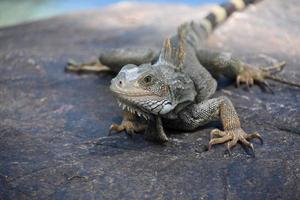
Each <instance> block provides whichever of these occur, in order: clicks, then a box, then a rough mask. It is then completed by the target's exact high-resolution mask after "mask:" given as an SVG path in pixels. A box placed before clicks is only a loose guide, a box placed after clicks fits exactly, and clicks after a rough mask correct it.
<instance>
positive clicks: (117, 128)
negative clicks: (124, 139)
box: [108, 121, 135, 136]
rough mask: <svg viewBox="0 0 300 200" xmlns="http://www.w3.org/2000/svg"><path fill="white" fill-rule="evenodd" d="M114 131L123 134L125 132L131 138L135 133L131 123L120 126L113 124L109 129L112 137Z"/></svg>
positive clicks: (123, 123)
mask: <svg viewBox="0 0 300 200" xmlns="http://www.w3.org/2000/svg"><path fill="white" fill-rule="evenodd" d="M113 131H114V132H116V133H121V132H123V131H125V132H126V133H127V134H128V135H129V136H132V135H133V134H134V132H135V131H134V126H133V123H132V122H130V121H126V122H122V123H121V124H120V125H118V124H112V125H111V126H110V128H109V133H108V135H111V134H112V132H113Z"/></svg>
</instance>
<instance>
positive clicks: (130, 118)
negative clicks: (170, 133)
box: [109, 111, 147, 136]
mask: <svg viewBox="0 0 300 200" xmlns="http://www.w3.org/2000/svg"><path fill="white" fill-rule="evenodd" d="M146 127H147V122H146V121H145V120H144V119H143V118H141V117H139V116H137V115H135V114H133V113H131V112H128V111H123V120H122V123H121V124H112V125H111V126H110V128H109V135H111V133H112V132H113V131H115V132H117V133H121V132H123V131H125V132H126V133H127V134H128V135H130V136H131V135H133V134H134V133H138V132H142V131H144V130H145V129H146Z"/></svg>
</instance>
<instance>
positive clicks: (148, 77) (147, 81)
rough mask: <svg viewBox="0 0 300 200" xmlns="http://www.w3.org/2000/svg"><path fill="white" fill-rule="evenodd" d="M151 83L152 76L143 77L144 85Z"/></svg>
mask: <svg viewBox="0 0 300 200" xmlns="http://www.w3.org/2000/svg"><path fill="white" fill-rule="evenodd" d="M151 81H152V76H150V75H148V76H145V77H144V82H145V83H151Z"/></svg>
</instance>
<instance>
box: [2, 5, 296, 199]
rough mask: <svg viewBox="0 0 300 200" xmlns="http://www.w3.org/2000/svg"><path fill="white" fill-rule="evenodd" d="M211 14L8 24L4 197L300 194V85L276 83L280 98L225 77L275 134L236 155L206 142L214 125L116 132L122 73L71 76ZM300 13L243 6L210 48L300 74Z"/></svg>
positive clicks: (250, 119) (134, 13)
mask: <svg viewBox="0 0 300 200" xmlns="http://www.w3.org/2000/svg"><path fill="white" fill-rule="evenodd" d="M202 10H203V9H202ZM200 11H201V8H191V7H187V6H175V5H163V6H160V5H153V4H132V3H130V4H129V3H123V4H118V5H115V6H112V7H109V8H106V9H103V10H94V11H89V12H83V13H77V14H72V15H68V16H62V17H57V18H52V19H49V20H45V21H39V22H34V23H30V24H24V25H19V26H15V27H11V28H5V29H0V118H1V121H0V199H143V198H145V199H175V198H176V199H296V198H299V196H300V108H299V107H300V90H299V89H296V88H292V87H288V86H285V85H281V84H277V83H274V84H273V88H274V90H275V95H272V94H269V93H264V92H262V91H261V90H260V89H259V88H258V87H254V88H253V89H251V90H250V91H247V90H245V89H237V88H235V87H234V86H231V85H228V84H227V82H224V84H223V85H222V87H221V88H220V90H219V91H218V93H219V94H226V95H228V96H229V97H230V98H231V99H232V100H233V102H234V104H235V105H236V108H237V111H238V113H239V115H240V117H241V121H242V125H243V128H244V129H245V130H246V131H248V132H252V131H254V130H257V131H258V132H260V133H261V135H262V136H263V138H264V140H265V144H264V145H263V146H261V145H260V144H259V143H258V142H255V144H254V145H255V148H256V158H252V157H250V156H247V154H246V153H245V151H244V149H243V148H242V147H241V146H237V147H236V148H235V149H234V151H233V152H234V153H233V156H232V157H229V156H228V155H227V154H226V153H225V147H224V146H223V145H219V146H216V147H214V148H213V150H212V151H210V152H207V151H206V145H207V143H208V141H209V134H208V133H209V131H210V130H211V127H205V128H202V129H199V131H196V132H194V133H182V134H172V133H171V132H170V131H169V132H168V133H169V134H170V138H171V142H170V143H168V144H166V145H157V144H153V143H150V142H145V141H144V140H143V136H141V135H136V136H134V137H133V138H128V137H127V136H126V135H125V134H124V133H123V134H119V135H114V136H112V137H107V136H106V135H107V132H108V131H107V130H108V127H109V125H110V124H111V123H112V122H120V120H121V112H120V109H119V108H118V107H117V104H116V102H115V101H114V99H113V97H112V96H111V93H110V92H109V89H108V86H109V84H110V79H111V78H112V77H113V75H111V74H100V75H99V76H96V75H82V76H77V75H74V74H66V73H64V67H65V64H66V62H67V60H68V59H69V58H73V59H75V60H77V61H88V60H91V59H95V58H96V57H97V55H98V53H99V52H100V51H104V50H105V49H106V48H113V47H123V46H135V47H137V46H149V47H160V45H161V42H162V41H163V38H164V37H166V36H168V35H170V34H171V33H174V31H175V30H176V26H177V25H178V24H180V23H181V22H183V21H186V20H188V19H191V18H200V17H201V16H203V13H204V12H200ZM299 16H300V2H299V1H297V0H286V1H282V0H266V1H264V2H262V3H260V4H258V5H257V6H255V7H251V8H250V9H248V10H247V11H245V12H244V13H240V14H236V15H234V16H233V17H232V18H231V19H230V20H229V21H228V23H227V24H225V25H223V26H222V27H220V29H218V31H216V32H215V34H214V35H213V36H212V37H211V38H210V40H209V46H210V47H212V48H221V49H226V50H228V51H232V52H234V53H235V54H237V55H239V56H241V57H243V58H244V59H245V60H247V61H249V62H251V63H260V64H266V63H268V62H270V61H272V59H271V58H270V57H275V58H277V59H278V60H287V61H288V66H287V68H286V70H285V71H284V72H283V73H282V76H283V77H286V78H288V79H290V80H294V81H298V82H299V81H300V67H299V62H300V37H299V35H300V27H299V24H300V18H299ZM158 22H159V23H158ZM99 138H100V139H99ZM92 141H97V144H93V142H92Z"/></svg>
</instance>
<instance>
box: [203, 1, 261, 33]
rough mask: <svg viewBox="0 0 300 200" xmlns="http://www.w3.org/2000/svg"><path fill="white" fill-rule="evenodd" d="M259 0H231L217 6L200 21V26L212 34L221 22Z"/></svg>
mask: <svg viewBox="0 0 300 200" xmlns="http://www.w3.org/2000/svg"><path fill="white" fill-rule="evenodd" d="M258 1H259V0H230V1H229V2H226V3H223V4H220V5H218V6H215V7H214V8H213V10H212V11H211V12H210V13H209V14H208V15H207V16H206V17H205V18H204V19H202V20H201V21H200V26H201V27H202V28H204V29H205V30H206V32H207V33H208V34H210V33H211V32H212V31H213V30H214V29H215V28H216V27H217V26H218V25H219V24H221V23H223V22H224V21H225V20H226V19H227V18H228V17H230V15H231V14H232V13H234V12H236V11H241V10H243V9H245V8H246V7H247V6H248V5H249V4H253V3H255V2H258Z"/></svg>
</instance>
